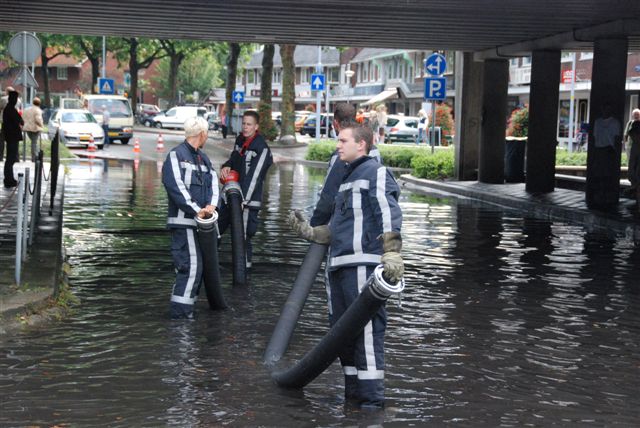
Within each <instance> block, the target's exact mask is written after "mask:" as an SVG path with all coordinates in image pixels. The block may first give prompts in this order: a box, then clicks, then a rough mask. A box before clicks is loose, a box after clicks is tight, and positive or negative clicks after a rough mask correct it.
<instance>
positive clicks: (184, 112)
mask: <svg viewBox="0 0 640 428" xmlns="http://www.w3.org/2000/svg"><path fill="white" fill-rule="evenodd" d="M206 113H207V109H206V108H204V107H194V106H178V107H172V108H170V109H169V110H167V111H166V112H165V113H160V114H159V115H156V116H154V117H153V123H154V125H155V127H156V128H176V129H184V121H185V120H187V119H188V118H190V117H196V116H200V117H204V115H205V114H206Z"/></svg>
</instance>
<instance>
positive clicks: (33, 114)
mask: <svg viewBox="0 0 640 428" xmlns="http://www.w3.org/2000/svg"><path fill="white" fill-rule="evenodd" d="M22 119H23V120H24V127H23V128H22V129H23V130H24V131H25V132H26V133H27V135H28V136H29V140H31V162H35V161H36V155H37V151H38V141H39V140H40V133H41V132H42V131H43V130H44V122H43V120H42V110H41V109H40V98H38V97H36V98H34V99H33V105H32V106H31V107H29V108H28V109H26V110H25V111H24V113H23V114H22Z"/></svg>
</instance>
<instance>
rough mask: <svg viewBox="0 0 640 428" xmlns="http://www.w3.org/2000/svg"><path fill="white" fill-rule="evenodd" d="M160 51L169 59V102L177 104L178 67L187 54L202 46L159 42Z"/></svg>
mask: <svg viewBox="0 0 640 428" xmlns="http://www.w3.org/2000/svg"><path fill="white" fill-rule="evenodd" d="M160 44H161V45H162V49H164V51H165V52H166V53H167V57H168V58H169V85H168V89H169V100H170V102H171V104H172V105H176V104H178V101H179V99H178V72H179V70H180V65H181V64H182V62H183V61H184V60H185V58H186V57H187V55H188V54H189V52H191V53H193V52H194V51H196V50H198V49H201V48H202V46H201V44H199V43H198V42H192V41H189V40H166V39H165V40H160Z"/></svg>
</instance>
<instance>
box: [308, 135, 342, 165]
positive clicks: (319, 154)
mask: <svg viewBox="0 0 640 428" xmlns="http://www.w3.org/2000/svg"><path fill="white" fill-rule="evenodd" d="M335 149H336V143H335V141H332V140H321V141H320V142H318V143H311V144H309V149H308V150H307V155H306V156H305V159H306V160H311V161H320V162H329V159H331V154H332V153H333V152H334V150H335Z"/></svg>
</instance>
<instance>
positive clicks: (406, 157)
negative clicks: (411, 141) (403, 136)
mask: <svg viewBox="0 0 640 428" xmlns="http://www.w3.org/2000/svg"><path fill="white" fill-rule="evenodd" d="M378 149H379V150H380V156H381V157H382V162H383V163H384V165H385V166H388V167H394V168H411V159H413V158H414V157H415V156H416V155H418V154H421V153H424V152H425V151H427V150H430V149H427V148H425V147H399V146H389V145H379V146H378Z"/></svg>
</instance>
